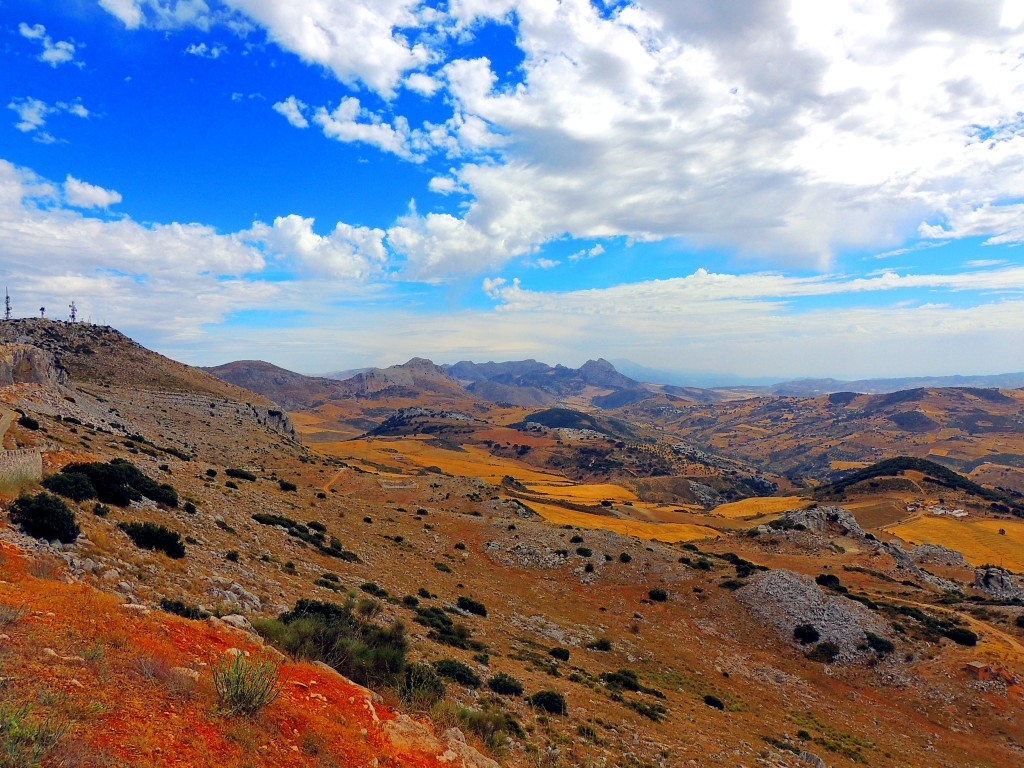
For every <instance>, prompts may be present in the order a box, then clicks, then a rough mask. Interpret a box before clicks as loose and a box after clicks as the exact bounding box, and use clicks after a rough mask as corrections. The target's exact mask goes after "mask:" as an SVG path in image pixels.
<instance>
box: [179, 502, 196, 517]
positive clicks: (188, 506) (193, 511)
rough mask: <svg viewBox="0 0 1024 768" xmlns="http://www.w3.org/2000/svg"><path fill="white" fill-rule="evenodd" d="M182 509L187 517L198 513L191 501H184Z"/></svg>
mask: <svg viewBox="0 0 1024 768" xmlns="http://www.w3.org/2000/svg"><path fill="white" fill-rule="evenodd" d="M182 509H184V510H185V512H186V514H189V515H194V514H196V513H197V512H198V511H199V510H198V509H196V505H195V504H193V503H192V502H191V501H186V502H185V506H184V507H182Z"/></svg>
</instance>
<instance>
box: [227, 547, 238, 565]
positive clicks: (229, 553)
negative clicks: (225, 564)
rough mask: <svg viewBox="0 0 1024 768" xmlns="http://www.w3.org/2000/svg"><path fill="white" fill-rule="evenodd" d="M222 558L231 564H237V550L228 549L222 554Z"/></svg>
mask: <svg viewBox="0 0 1024 768" xmlns="http://www.w3.org/2000/svg"><path fill="white" fill-rule="evenodd" d="M224 557H226V558H227V559H228V560H230V561H231V562H232V563H237V562H238V558H239V554H238V550H237V549H230V550H228V551H227V552H226V553H224Z"/></svg>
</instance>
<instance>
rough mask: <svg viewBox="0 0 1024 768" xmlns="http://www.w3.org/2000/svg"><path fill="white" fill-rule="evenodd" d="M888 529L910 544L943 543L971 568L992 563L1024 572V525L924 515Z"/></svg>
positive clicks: (1000, 521) (1020, 523)
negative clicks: (959, 552)
mask: <svg viewBox="0 0 1024 768" xmlns="http://www.w3.org/2000/svg"><path fill="white" fill-rule="evenodd" d="M1000 529H1002V530H1004V531H1005V532H1006V533H1005V535H1003V534H1000V533H999V531H1000ZM885 530H886V531H887V532H888V533H891V534H893V535H894V536H898V537H900V538H901V539H903V540H904V541H906V542H907V543H909V544H925V543H928V544H941V545H942V546H944V547H949V548H950V549H957V550H960V551H961V552H963V553H964V557H965V558H967V561H968V562H969V563H971V565H981V564H983V563H991V564H993V565H1000V566H1003V567H1004V568H1009V569H1010V570H1011V571H1024V522H1017V521H1015V520H970V519H967V520H962V519H961V520H957V519H954V518H949V517H937V516H935V515H921V516H920V517H917V518H915V519H913V520H908V521H907V522H905V523H900V524H899V525H892V526H889V527H888V528H886V529H885Z"/></svg>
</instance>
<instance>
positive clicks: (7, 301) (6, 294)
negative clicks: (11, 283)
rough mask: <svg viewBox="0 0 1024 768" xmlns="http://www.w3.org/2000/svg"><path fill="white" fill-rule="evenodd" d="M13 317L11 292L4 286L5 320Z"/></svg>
mask: <svg viewBox="0 0 1024 768" xmlns="http://www.w3.org/2000/svg"><path fill="white" fill-rule="evenodd" d="M10 319H11V292H10V291H8V290H7V289H6V288H4V320H10Z"/></svg>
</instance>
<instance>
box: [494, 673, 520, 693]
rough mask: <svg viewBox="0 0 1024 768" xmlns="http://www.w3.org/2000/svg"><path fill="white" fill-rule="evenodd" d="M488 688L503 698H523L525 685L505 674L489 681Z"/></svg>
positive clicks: (498, 674) (500, 674)
mask: <svg viewBox="0 0 1024 768" xmlns="http://www.w3.org/2000/svg"><path fill="white" fill-rule="evenodd" d="M487 687H488V688H490V689H491V690H492V691H494V692H495V693H497V694H499V695H501V696H521V695H522V693H523V684H522V683H520V682H519V681H518V680H516V679H515V678H514V677H512V675H509V674H506V673H505V672H498V673H497V674H496V675H493V676H492V677H491V679H490V680H488V681H487Z"/></svg>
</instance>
